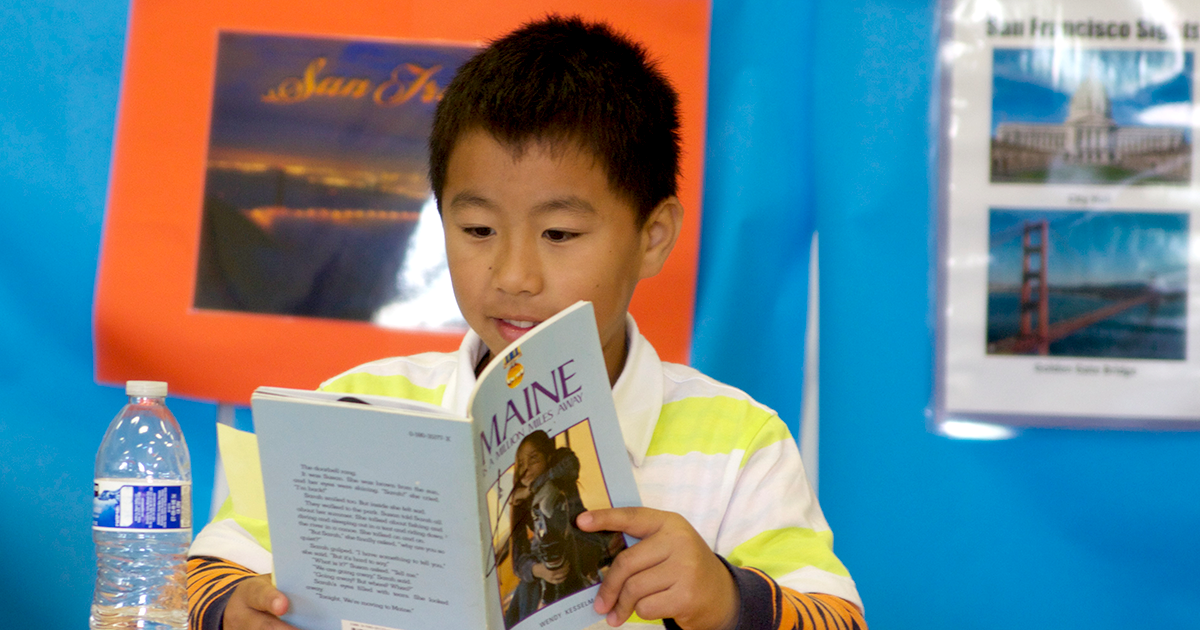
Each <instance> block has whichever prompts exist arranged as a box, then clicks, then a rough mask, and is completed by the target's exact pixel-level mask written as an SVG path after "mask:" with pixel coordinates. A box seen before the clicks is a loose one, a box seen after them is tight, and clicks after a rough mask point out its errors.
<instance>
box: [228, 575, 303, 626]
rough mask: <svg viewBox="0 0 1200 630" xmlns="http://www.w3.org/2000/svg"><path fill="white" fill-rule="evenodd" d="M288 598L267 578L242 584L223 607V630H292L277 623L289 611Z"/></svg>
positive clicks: (262, 576) (269, 577)
mask: <svg viewBox="0 0 1200 630" xmlns="http://www.w3.org/2000/svg"><path fill="white" fill-rule="evenodd" d="M288 606H289V602H288V598H287V595H284V594H283V593H281V592H280V591H279V589H277V588H275V585H274V584H272V583H271V576H270V574H267V575H256V576H254V577H252V578H250V579H248V580H242V581H241V582H239V583H238V585H237V586H236V587H234V589H233V594H232V595H230V596H229V603H227V604H226V605H225V616H224V628H225V630H295V628H294V627H293V626H290V625H288V624H286V623H284V622H282V621H280V620H279V616H280V615H282V614H284V613H286V612H287V611H288Z"/></svg>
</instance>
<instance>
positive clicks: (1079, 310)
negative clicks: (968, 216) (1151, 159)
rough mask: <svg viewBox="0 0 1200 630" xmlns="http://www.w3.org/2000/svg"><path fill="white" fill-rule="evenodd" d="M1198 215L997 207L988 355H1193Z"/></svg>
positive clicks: (991, 225)
mask: <svg viewBox="0 0 1200 630" xmlns="http://www.w3.org/2000/svg"><path fill="white" fill-rule="evenodd" d="M1187 248H1188V215H1187V214H1185V213H1159V212H1089V211H1055V210H1016V209H992V210H991V212H990V215H989V244H988V304H987V353H988V354H991V355H1042V356H1057V357H1095V358H1101V357H1102V358H1120V359H1160V360H1184V359H1185V358H1186V356H1185V355H1186V346H1187V344H1186V339H1187V299H1186V298H1187V251H1188V250H1187Z"/></svg>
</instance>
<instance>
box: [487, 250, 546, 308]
mask: <svg viewBox="0 0 1200 630" xmlns="http://www.w3.org/2000/svg"><path fill="white" fill-rule="evenodd" d="M493 277H494V278H495V283H496V287H497V288H498V289H500V290H501V291H504V292H505V293H510V294H513V295H517V294H520V293H529V294H534V295H536V294H538V293H540V292H541V290H542V267H541V261H540V260H539V258H538V255H537V245H536V244H534V243H527V242H523V240H522V239H509V240H508V241H507V242H506V243H505V244H504V246H503V247H502V248H501V251H500V255H499V256H497V260H496V267H495V269H494V270H493Z"/></svg>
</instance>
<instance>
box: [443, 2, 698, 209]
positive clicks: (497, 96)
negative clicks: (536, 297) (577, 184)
mask: <svg viewBox="0 0 1200 630" xmlns="http://www.w3.org/2000/svg"><path fill="white" fill-rule="evenodd" d="M678 110H679V96H678V95H677V94H676V92H675V89H674V88H673V87H672V86H671V84H670V82H669V81H668V80H667V78H666V76H665V75H664V74H663V73H662V72H661V71H660V70H659V69H658V67H657V64H656V63H655V62H654V61H651V60H650V59H649V58H648V56H647V53H646V50H645V49H644V48H643V47H642V46H641V45H640V44H637V43H636V42H634V41H632V40H630V39H629V38H628V37H626V36H624V35H621V34H619V33H616V32H615V31H613V29H612V28H611V27H609V26H608V25H607V24H603V23H591V22H585V21H583V20H582V19H581V18H578V17H561V16H558V15H550V16H547V17H545V18H544V19H542V20H539V21H536V22H531V23H529V24H526V25H524V26H522V27H521V28H519V29H517V30H516V31H513V32H512V33H510V34H508V35H506V36H504V37H502V38H501V39H498V40H496V41H494V42H492V43H491V44H490V45H489V46H488V47H487V48H485V49H483V50H482V51H481V52H480V53H479V54H477V55H475V56H474V57H472V58H471V59H470V60H469V61H467V62H466V63H465V64H463V66H462V67H461V68H459V70H458V73H457V74H456V75H455V77H454V79H453V80H451V82H450V84H449V85H448V86H447V87H446V91H445V94H444V96H443V97H442V100H441V102H440V103H438V106H437V113H436V114H435V115H434V120H433V133H432V135H431V137H430V140H429V148H430V151H429V176H430V180H431V181H432V184H433V192H434V195H436V197H437V199H438V208H439V209H440V208H441V202H442V191H443V189H444V187H445V185H446V169H447V166H448V163H449V161H450V154H451V152H452V151H453V150H454V147H455V145H456V143H457V142H458V141H459V139H460V138H461V137H462V136H463V134H464V133H467V132H469V131H473V130H477V129H478V130H483V131H486V132H488V133H490V134H491V135H492V137H494V138H495V139H496V140H497V141H498V142H500V143H501V144H503V145H506V146H508V147H511V148H512V150H513V152H514V155H517V156H519V155H521V153H522V152H523V151H524V150H525V149H526V148H527V147H528V144H529V143H530V142H550V143H552V144H555V145H559V144H562V143H567V144H570V143H578V145H579V146H580V147H581V148H583V149H585V150H587V151H590V152H591V153H592V154H593V155H594V156H595V157H596V158H597V159H598V160H599V162H600V163H601V164H602V165H603V166H604V167H605V169H606V171H607V174H608V182H609V186H611V187H612V189H613V191H615V192H616V193H617V194H618V195H621V196H624V197H625V198H627V199H628V200H629V201H630V202H631V203H632V204H633V206H634V208H635V209H636V210H637V217H638V225H639V226H641V225H642V224H644V222H645V220H646V218H647V217H648V216H649V214H650V211H651V210H653V209H654V207H655V206H657V205H658V203H659V202H661V201H662V200H663V199H666V198H667V197H670V196H672V195H674V194H675V191H676V183H675V180H676V178H677V176H678V173H679V111H678Z"/></svg>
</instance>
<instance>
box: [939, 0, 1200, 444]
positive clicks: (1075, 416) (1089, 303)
mask: <svg viewBox="0 0 1200 630" xmlns="http://www.w3.org/2000/svg"><path fill="white" fill-rule="evenodd" d="M941 29H942V30H941V47H940V51H939V54H940V65H941V70H942V72H941V74H940V82H941V84H940V86H939V90H938V107H939V108H940V111H939V115H938V117H937V119H938V126H937V134H938V141H939V151H938V158H939V160H938V172H939V179H938V186H939V188H938V195H937V200H938V207H937V220H936V225H937V226H938V251H937V259H936V260H937V277H936V289H937V314H936V321H937V323H938V346H937V361H936V369H937V374H936V388H935V394H934V400H933V412H934V413H933V414H932V417H933V418H934V421H935V424H937V425H938V426H940V425H941V423H944V422H945V421H948V420H975V421H985V422H992V423H999V424H1011V425H1032V426H1080V427H1096V426H1112V427H1141V428H1190V429H1195V428H1200V425H1197V424H1195V421H1196V420H1198V419H1200V302H1198V301H1197V300H1198V299H1200V286H1198V283H1200V269H1197V262H1198V261H1200V254H1198V253H1197V252H1198V251H1200V250H1198V249H1197V236H1196V235H1197V231H1198V230H1200V194H1198V193H1200V188H1198V181H1197V180H1198V175H1197V170H1198V169H1197V149H1196V138H1195V129H1196V123H1197V115H1196V110H1195V107H1194V104H1193V103H1194V100H1195V71H1196V52H1197V49H1198V47H1200V1H1194V2H1189V3H1185V2H1170V1H1166V2H1149V1H1146V2H1133V1H1129V0H1125V1H1119V0H1076V1H1073V2H1063V1H1059V2H1032V1H1031V2H1017V1H1011V2H1010V1H997V0H989V1H984V0H960V1H957V2H948V3H947V4H946V7H945V8H944V10H943V14H942V23H941ZM935 428H936V427H935Z"/></svg>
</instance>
